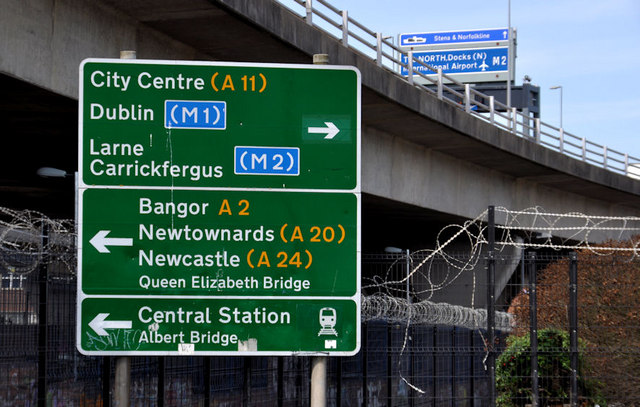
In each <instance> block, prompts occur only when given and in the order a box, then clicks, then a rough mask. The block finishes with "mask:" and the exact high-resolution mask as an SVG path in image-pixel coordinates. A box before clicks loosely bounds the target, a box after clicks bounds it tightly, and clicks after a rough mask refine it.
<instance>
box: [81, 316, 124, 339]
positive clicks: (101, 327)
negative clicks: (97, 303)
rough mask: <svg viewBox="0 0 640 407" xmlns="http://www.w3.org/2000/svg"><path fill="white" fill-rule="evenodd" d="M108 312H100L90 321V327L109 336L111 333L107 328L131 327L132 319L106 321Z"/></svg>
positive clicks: (99, 333)
mask: <svg viewBox="0 0 640 407" xmlns="http://www.w3.org/2000/svg"><path fill="white" fill-rule="evenodd" d="M108 316H109V314H108V313H106V312H105V313H100V314H98V315H96V317H95V318H93V319H92V320H91V322H89V327H91V329H93V330H94V331H96V333H97V334H98V335H100V336H107V335H109V333H108V332H107V331H105V329H131V321H105V320H106V319H107V317H108Z"/></svg>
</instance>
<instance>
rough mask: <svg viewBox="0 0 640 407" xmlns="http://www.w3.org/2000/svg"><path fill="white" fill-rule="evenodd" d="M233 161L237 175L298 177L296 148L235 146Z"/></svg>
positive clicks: (297, 149) (298, 162)
mask: <svg viewBox="0 0 640 407" xmlns="http://www.w3.org/2000/svg"><path fill="white" fill-rule="evenodd" d="M234 161H235V165H234V172H235V173H236V174H238V175H300V149H299V148H297V147H239V146H236V148H235V160H234Z"/></svg>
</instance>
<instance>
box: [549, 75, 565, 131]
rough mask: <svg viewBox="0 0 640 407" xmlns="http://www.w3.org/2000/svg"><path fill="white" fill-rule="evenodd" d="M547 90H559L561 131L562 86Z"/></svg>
mask: <svg viewBox="0 0 640 407" xmlns="http://www.w3.org/2000/svg"><path fill="white" fill-rule="evenodd" d="M549 89H551V90H555V89H560V128H561V129H562V128H563V127H562V85H557V86H552V87H550V88H549Z"/></svg>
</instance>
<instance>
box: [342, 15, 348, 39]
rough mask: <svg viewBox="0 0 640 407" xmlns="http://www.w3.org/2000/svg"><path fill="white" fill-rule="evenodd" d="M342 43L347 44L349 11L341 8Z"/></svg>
mask: <svg viewBox="0 0 640 407" xmlns="http://www.w3.org/2000/svg"><path fill="white" fill-rule="evenodd" d="M342 45H344V46H345V47H347V46H348V45H349V12H348V11H347V10H342Z"/></svg>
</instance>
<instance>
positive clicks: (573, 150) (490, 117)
mask: <svg viewBox="0 0 640 407" xmlns="http://www.w3.org/2000/svg"><path fill="white" fill-rule="evenodd" d="M278 1H279V2H280V3H281V4H283V5H284V6H285V7H286V4H284V2H285V1H286V0H278ZM292 1H293V2H294V3H297V4H298V5H300V6H302V7H303V8H304V10H303V12H302V13H300V12H298V11H297V10H291V11H293V12H294V13H295V14H297V15H298V16H300V17H301V18H302V19H304V20H305V21H306V23H307V24H309V25H311V26H314V27H316V28H319V29H321V30H323V31H324V32H325V33H327V34H329V35H331V36H332V37H334V38H336V39H338V40H339V41H341V43H342V45H344V46H345V47H348V48H351V49H352V50H353V51H355V52H358V53H360V54H363V55H364V56H365V57H369V58H372V59H373V60H374V61H375V62H376V64H377V65H378V66H379V67H381V68H384V69H387V70H388V71H389V72H390V73H392V74H394V75H396V76H398V77H400V78H401V79H403V80H405V81H407V82H408V83H409V84H411V85H413V86H416V87H418V88H420V89H422V90H423V91H426V92H430V93H432V94H435V96H436V97H437V98H438V99H440V100H442V101H445V102H448V103H451V104H453V105H455V106H457V107H460V108H461V109H463V110H464V111H465V112H467V113H468V114H471V115H473V116H475V117H477V118H479V119H481V120H483V121H485V122H487V123H491V124H492V125H494V126H497V127H500V128H502V129H504V130H506V131H509V132H510V133H512V134H514V135H516V136H519V137H522V138H525V139H527V140H530V141H532V142H534V143H536V144H539V145H541V146H543V147H546V148H549V149H551V150H555V151H558V152H560V153H562V154H564V155H566V156H568V157H571V158H574V159H577V160H581V161H583V162H586V163H588V164H591V165H594V166H597V167H600V168H604V169H605V170H609V171H612V172H615V173H618V174H623V175H627V176H630V177H633V178H640V158H637V157H633V156H630V155H629V154H627V153H621V152H619V151H616V150H613V149H610V148H608V147H607V146H604V145H600V144H597V143H594V142H591V141H589V140H586V139H585V138H584V137H577V136H575V135H573V134H571V133H569V132H567V131H565V130H564V129H562V128H558V127H554V126H552V125H550V124H547V123H544V122H542V121H541V120H540V119H539V118H536V119H534V118H531V117H529V116H527V115H523V114H522V113H520V112H518V111H517V110H516V108H513V107H509V106H507V105H505V104H503V103H501V102H499V101H497V100H495V98H494V97H493V96H489V95H485V94H483V93H481V92H478V91H477V90H475V89H473V88H472V87H470V86H469V84H463V83H461V82H458V81H456V80H455V79H453V78H451V77H449V76H448V75H446V74H443V73H442V70H441V69H435V68H433V67H432V66H430V65H428V64H425V63H423V62H421V61H419V60H417V59H415V58H413V52H412V51H408V52H405V51H403V50H402V49H400V48H399V47H397V46H396V45H395V44H394V43H393V42H389V41H388V40H389V39H393V37H383V36H382V34H381V33H379V32H375V31H372V30H371V29H369V28H367V27H366V26H364V25H363V24H361V23H359V22H358V21H356V20H354V19H353V18H351V17H349V15H348V12H347V11H346V10H339V9H337V8H336V7H334V6H333V5H331V4H330V3H329V2H327V1H326V0H315V2H316V3H317V4H320V5H321V6H322V7H323V8H324V10H320V9H317V8H314V6H313V0H306V1H305V0H292ZM314 16H316V17H318V18H320V21H319V23H318V22H316V23H314ZM403 56H404V57H405V58H403ZM403 59H405V60H406V61H407V62H406V63H404V62H402V61H403ZM416 66H419V67H420V68H421V69H422V70H425V69H426V70H428V71H430V72H433V74H430V75H436V76H435V78H432V77H428V76H426V75H425V74H423V73H422V72H419V70H416V68H415V67H416ZM400 67H403V68H405V69H406V70H407V72H408V74H407V76H403V75H401V74H400ZM416 76H418V77H421V78H422V79H424V80H426V81H427V83H431V84H432V85H433V87H426V86H423V85H421V84H417V83H415V80H414V78H415V77H416ZM445 81H447V82H448V83H451V84H453V85H457V86H458V87H459V88H460V89H464V90H463V91H462V92H461V91H458V90H456V89H455V88H453V87H451V86H447V84H445ZM481 100H485V101H488V104H484V103H482V102H481ZM474 109H475V110H474ZM501 110H504V112H502V111H501Z"/></svg>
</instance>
